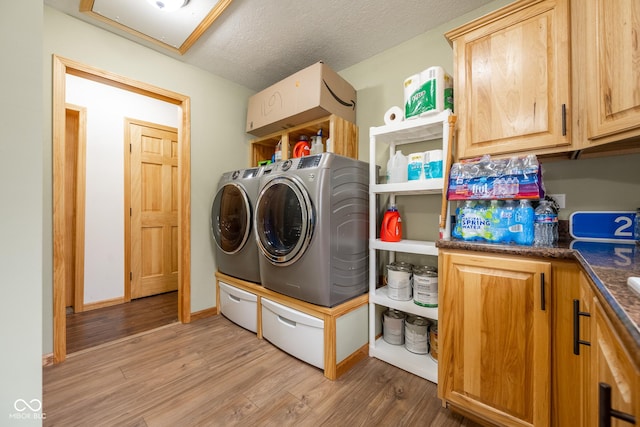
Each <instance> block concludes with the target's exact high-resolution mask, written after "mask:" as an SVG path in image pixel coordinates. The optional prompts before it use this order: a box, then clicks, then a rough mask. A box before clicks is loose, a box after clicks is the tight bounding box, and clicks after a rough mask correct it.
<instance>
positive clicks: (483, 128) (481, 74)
mask: <svg viewBox="0 0 640 427" xmlns="http://www.w3.org/2000/svg"><path fill="white" fill-rule="evenodd" d="M630 1H634V0H630ZM569 28H570V27H569V8H568V0H522V1H518V2H515V3H513V4H510V5H508V6H506V7H504V8H501V9H498V10H497V11H495V12H493V13H491V14H489V15H486V16H483V17H481V18H479V19H477V20H475V21H473V22H471V23H469V24H466V25H464V26H462V27H460V28H457V29H454V30H452V31H450V32H448V33H447V34H446V35H445V36H446V37H447V39H448V40H449V41H450V42H452V44H453V52H454V98H455V111H456V114H457V115H458V117H459V119H458V129H459V131H458V132H459V133H458V148H457V155H458V158H468V157H475V156H480V155H483V154H492V155H494V154H506V153H515V152H522V151H527V152H531V151H534V152H539V153H547V152H553V151H567V150H568V149H569V146H570V144H571V138H570V133H569V131H570V129H569V127H570V126H569V125H570V124H571V120H570V118H568V117H567V114H568V113H569V111H568V110H569V105H568V104H569V102H570V96H571V94H570V84H569V83H570V82H569V80H570V72H571V70H570V61H569V53H570V50H569Z"/></svg>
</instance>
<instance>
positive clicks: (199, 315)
mask: <svg viewBox="0 0 640 427" xmlns="http://www.w3.org/2000/svg"><path fill="white" fill-rule="evenodd" d="M217 314H218V307H211V308H207V309H204V310H200V311H196V312H195V313H191V321H192V322H193V321H195V320H200V319H205V318H207V317H211V316H215V315H217Z"/></svg>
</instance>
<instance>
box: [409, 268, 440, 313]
mask: <svg viewBox="0 0 640 427" xmlns="http://www.w3.org/2000/svg"><path fill="white" fill-rule="evenodd" d="M413 302H414V303H415V304H417V305H420V306H422V307H437V306H438V270H437V269H436V268H435V267H431V266H428V265H417V266H415V267H413Z"/></svg>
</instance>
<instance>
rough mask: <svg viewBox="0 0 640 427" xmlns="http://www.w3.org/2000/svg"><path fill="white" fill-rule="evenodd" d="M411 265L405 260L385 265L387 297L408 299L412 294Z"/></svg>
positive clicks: (400, 299) (399, 299) (401, 299)
mask: <svg viewBox="0 0 640 427" xmlns="http://www.w3.org/2000/svg"><path fill="white" fill-rule="evenodd" d="M412 270H413V265H411V264H409V263H407V262H399V261H398V262H392V263H391V264H389V265H387V292H388V295H389V298H391V299H393V300H398V301H409V300H411V295H412Z"/></svg>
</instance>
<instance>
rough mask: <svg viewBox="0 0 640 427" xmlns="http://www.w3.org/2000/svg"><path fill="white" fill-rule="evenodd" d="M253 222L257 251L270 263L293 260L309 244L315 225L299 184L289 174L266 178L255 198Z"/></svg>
mask: <svg viewBox="0 0 640 427" xmlns="http://www.w3.org/2000/svg"><path fill="white" fill-rule="evenodd" d="M254 224H255V227H256V236H257V240H258V247H259V248H260V252H261V253H262V254H263V255H264V256H265V257H266V258H267V259H268V260H269V261H270V262H271V263H272V264H274V265H279V266H287V265H290V264H293V263H294V262H296V261H297V260H298V259H299V258H300V257H301V256H302V255H303V254H304V252H305V251H306V250H307V247H309V243H310V241H311V237H312V235H313V228H314V225H315V214H314V211H313V206H312V204H311V200H310V199H309V194H308V192H307V191H306V190H305V189H304V186H303V184H302V183H301V182H299V180H298V179H296V178H295V177H293V176H291V177H288V176H282V177H277V178H274V179H272V180H271V181H269V182H268V183H267V184H266V185H265V186H264V187H263V189H262V191H261V192H260V195H259V197H258V201H257V202H256V212H255V217H254Z"/></svg>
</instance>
